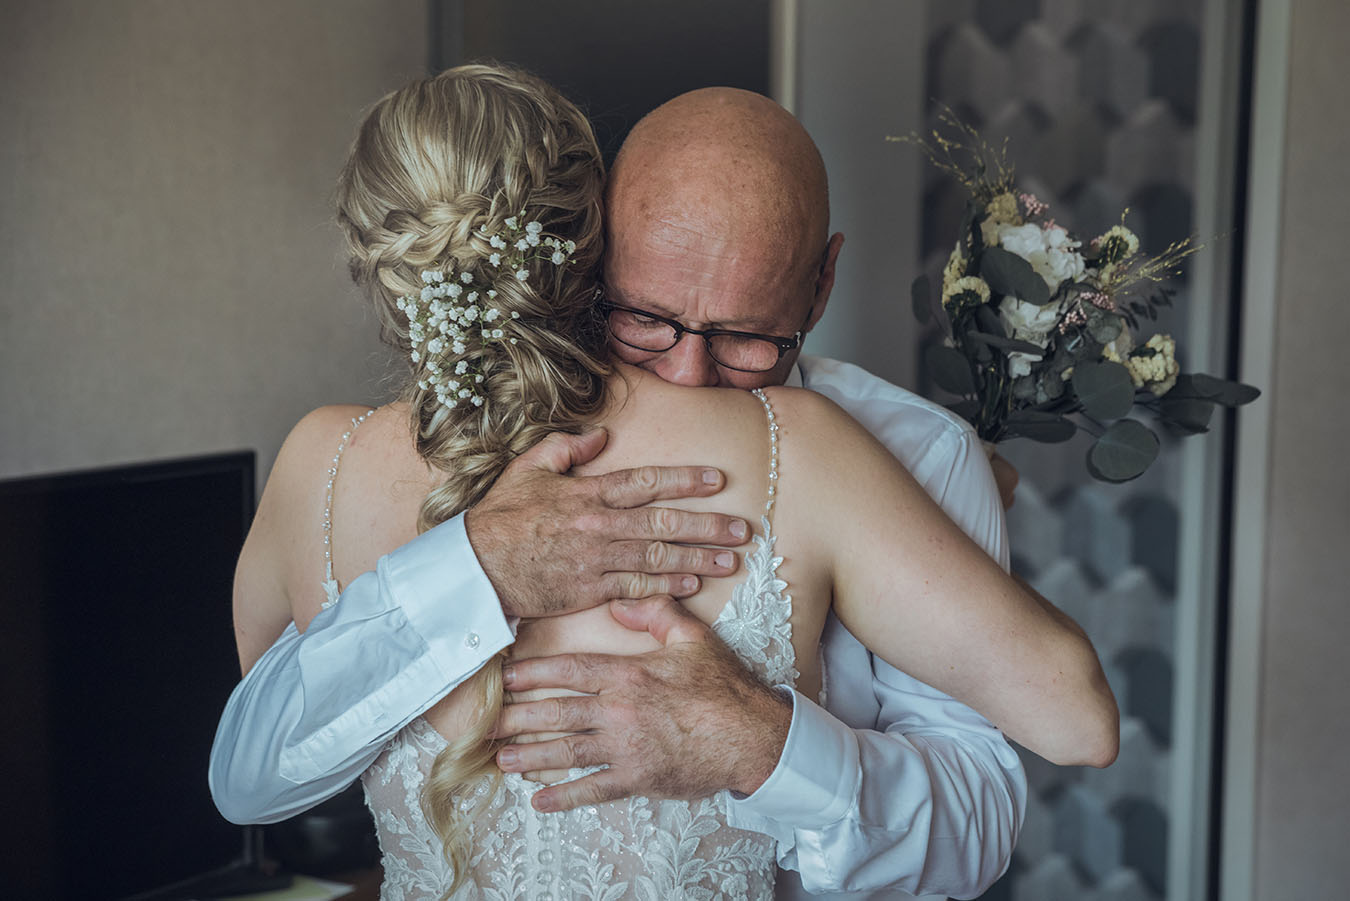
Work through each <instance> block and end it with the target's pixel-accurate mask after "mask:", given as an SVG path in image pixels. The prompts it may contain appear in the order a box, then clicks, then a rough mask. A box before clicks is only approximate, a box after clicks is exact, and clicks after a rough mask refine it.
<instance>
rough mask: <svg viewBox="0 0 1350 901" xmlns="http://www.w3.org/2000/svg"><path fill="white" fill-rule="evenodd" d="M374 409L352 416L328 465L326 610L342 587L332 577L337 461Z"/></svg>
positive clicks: (324, 526) (324, 551)
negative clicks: (334, 486)
mask: <svg viewBox="0 0 1350 901" xmlns="http://www.w3.org/2000/svg"><path fill="white" fill-rule="evenodd" d="M374 412H375V411H374V410H367V411H366V412H364V413H362V414H361V415H360V416H356V417H353V418H352V427H351V428H350V429H348V430H347V431H345V432H343V433H342V440H341V441H340V442H338V449H337V453H335V454H333V464H332V465H331V466H329V467H328V492H327V497H326V498H325V499H324V503H323V583H322V584H323V593H324V597H325V600H324V602H323V604H322V605H321V608H320V609H323V610H327V609H328V608H329V607H331V606H333V605H334V604H336V603H337V600H338V597H339V596H340V595H341V594H342V589H340V588H339V587H338V583H337V579H334V578H333V483H334V482H336V481H337V473H338V463H339V462H341V460H342V452H343V451H345V450H346V449H347V442H348V441H350V440H352V434H353V433H354V432H355V431H356V430H357V428H358V427H360V425H361V423H363V422H365V421H366V419H367V417H369V416H370V414H372V413H374Z"/></svg>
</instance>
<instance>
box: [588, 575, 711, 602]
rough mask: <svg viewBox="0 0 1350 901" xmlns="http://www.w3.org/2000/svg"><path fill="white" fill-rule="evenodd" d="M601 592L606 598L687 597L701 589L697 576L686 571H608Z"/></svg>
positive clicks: (601, 583)
mask: <svg viewBox="0 0 1350 901" xmlns="http://www.w3.org/2000/svg"><path fill="white" fill-rule="evenodd" d="M599 587H600V592H601V595H602V596H603V597H604V599H605V600H607V601H608V600H614V599H615V598H646V597H653V596H655V595H669V596H671V597H676V598H687V597H689V596H690V595H692V594H694V593H695V592H697V591H698V589H699V580H698V577H697V576H694V575H691V574H686V573H666V574H661V575H652V574H650V573H606V574H605V577H604V578H603V579H602V580H601V581H600V585H599Z"/></svg>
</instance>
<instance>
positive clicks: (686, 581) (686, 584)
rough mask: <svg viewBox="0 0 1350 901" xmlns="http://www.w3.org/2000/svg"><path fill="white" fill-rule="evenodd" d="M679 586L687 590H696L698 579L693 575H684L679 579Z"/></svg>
mask: <svg viewBox="0 0 1350 901" xmlns="http://www.w3.org/2000/svg"><path fill="white" fill-rule="evenodd" d="M680 586H681V587H683V588H684V590H685V591H688V592H694V591H698V579H696V578H694V577H693V576H685V577H684V578H683V579H681V580H680Z"/></svg>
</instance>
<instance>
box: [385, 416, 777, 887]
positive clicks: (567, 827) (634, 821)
mask: <svg viewBox="0 0 1350 901" xmlns="http://www.w3.org/2000/svg"><path fill="white" fill-rule="evenodd" d="M754 393H755V395H756V396H757V397H758V398H759V399H760V401H761V403H763V405H764V409H765V411H766V413H767V415H768V418H769V425H770V446H771V456H770V465H769V491H768V500H767V502H766V504H765V511H764V515H763V517H762V519H761V526H762V528H763V534H762V535H755V536H754V542H755V547H754V549H753V550H752V551H750V552H748V553H747V554H746V556H745V570H746V578H745V581H744V582H742V583H741V584H739V585H737V586H736V588H735V589H734V591H733V592H732V596H731V600H730V601H728V602H727V604H726V606H725V607H723V609H722V611H721V613H720V614H719V615H718V617H717V620H716V621H715V622H714V623H713V629H714V631H716V632H717V634H718V635H719V636H720V637H721V638H722V639H723V640H724V641H725V642H726V643H727V645H728V646H729V647H730V648H731V649H732V650H733V651H735V653H736V654H737V656H738V657H740V659H741V660H742V662H743V663H745V665H746V666H747V667H748V668H749V669H750V670H751V671H752V672H754V673H755V674H756V675H757V676H758V677H759V678H760V679H762V680H763V681H764V682H766V683H769V684H780V683H791V682H793V681H794V680H795V679H796V677H797V669H796V665H795V664H796V657H795V654H794V652H793V648H792V626H791V623H790V622H789V617H790V616H791V615H792V599H791V598H790V597H789V596H788V595H787V594H785V593H784V592H785V590H786V588H787V583H785V582H784V581H783V580H782V579H779V578H778V576H777V569H778V566H779V564H780V563H781V562H782V558H781V557H776V556H774V541H775V538H774V535H773V532H772V527H771V513H772V510H773V501H774V497H775V495H776V494H777V488H776V486H777V481H778V426H777V423H776V422H775V421H774V418H773V410H772V408H771V407H770V406H769V401H768V399H767V398H766V397H765V396H764V394H763V392H760V391H756V392H754ZM445 745H446V741H445V739H444V738H443V737H442V736H441V734H440V733H438V732H437V731H436V730H435V729H433V728H432V727H431V726H430V725H428V724H427V723H426V721H425V720H423V719H421V718H420V717H419V718H418V719H415V720H413V721H412V722H411V723H410V724H409V725H408V726H407V727H406V728H404V729H403V730H402V731H401V732H399V733H398V734H397V735H396V736H394V738H393V739H392V740H391V741H390V742H389V745H388V746H387V747H386V748H385V750H384V751H383V752H381V754H380V756H379V757H378V758H377V759H376V761H375V763H374V764H372V765H371V767H370V769H368V770H367V771H366V772H365V774H364V775H362V777H361V782H362V784H363V785H364V787H365V790H366V803H367V804H368V805H369V806H370V809H371V812H372V813H373V814H374V817H375V824H376V828H377V831H378V833H379V839H380V848H381V851H382V852H383V861H384V884H383V886H382V887H381V890H380V897H381V899H383V901H414V899H417V901H421V899H438V898H440V897H441V896H442V894H443V892H444V891H445V889H446V888H447V887H448V886H449V885H450V882H451V873H450V871H449V867H448V866H447V865H446V862H445V858H444V856H443V855H442V848H441V845H440V841H439V839H437V838H436V836H435V834H434V833H433V832H432V830H431V827H430V826H429V825H428V823H427V822H426V819H425V818H424V816H423V814H422V808H421V793H422V786H423V784H424V783H425V781H426V778H427V774H428V773H429V772H430V770H431V765H432V762H433V761H434V760H435V758H436V755H437V754H438V753H440V751H441V749H442V748H444V747H445ZM593 771H594V770H572V771H571V773H570V774H569V778H579V777H580V776H582V775H585V774H586V773H588V772H593ZM537 788H538V786H537V784H535V783H532V782H526V781H525V780H524V779H523V778H521V777H520V776H519V775H517V774H514V773H508V774H506V776H505V778H504V780H503V784H502V788H501V790H500V791H498V793H497V795H496V796H495V797H494V798H493V800H492V803H491V805H490V806H489V808H488V809H487V811H486V813H485V814H484V815H482V816H481V817H480V818H479V819H478V821H476V822H475V823H474V826H473V829H472V837H471V851H470V860H469V865H470V868H471V872H470V873H469V874H468V876H469V879H468V881H466V883H465V884H464V885H462V886H461V887H460V889H459V891H458V892H456V893H455V895H454V896H453V897H454V898H455V899H457V901H461V899H483V901H507V899H517V898H531V899H538V901H562V899H592V901H618V899H621V898H637V899H641V901H671V899H699V901H702V899H714V898H731V899H752V898H753V899H771V898H772V897H773V888H774V877H775V872H776V865H775V861H776V856H775V848H774V842H773V840H772V839H771V838H769V837H768V836H765V835H761V834H759V833H756V832H746V831H742V830H739V829H734V828H732V827H730V826H728V825H727V819H726V793H725V792H723V793H719V794H718V795H715V796H713V797H711V798H704V799H701V800H697V801H655V800H650V799H648V798H629V799H627V800H623V801H615V802H611V803H607V804H599V805H592V806H588V807H583V808H580V809H577V810H571V811H566V812H563V813H553V814H541V813H539V812H537V811H536V810H535V809H534V808H533V807H531V806H530V796H531V795H532V794H533V793H534V791H536V790H537Z"/></svg>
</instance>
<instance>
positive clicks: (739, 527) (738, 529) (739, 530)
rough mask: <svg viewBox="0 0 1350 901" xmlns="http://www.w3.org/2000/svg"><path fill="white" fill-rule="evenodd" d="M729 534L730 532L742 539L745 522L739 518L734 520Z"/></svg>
mask: <svg viewBox="0 0 1350 901" xmlns="http://www.w3.org/2000/svg"><path fill="white" fill-rule="evenodd" d="M731 534H732V535H735V536H736V537H737V538H741V539H744V538H745V523H744V522H742V521H741V520H739V519H738V520H736V521H735V522H733V523H732V524H731Z"/></svg>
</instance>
